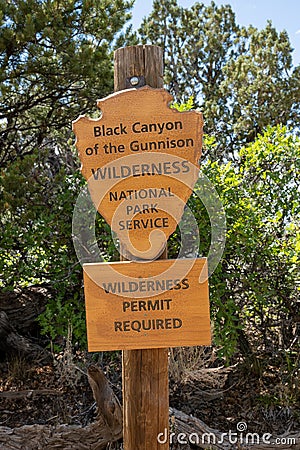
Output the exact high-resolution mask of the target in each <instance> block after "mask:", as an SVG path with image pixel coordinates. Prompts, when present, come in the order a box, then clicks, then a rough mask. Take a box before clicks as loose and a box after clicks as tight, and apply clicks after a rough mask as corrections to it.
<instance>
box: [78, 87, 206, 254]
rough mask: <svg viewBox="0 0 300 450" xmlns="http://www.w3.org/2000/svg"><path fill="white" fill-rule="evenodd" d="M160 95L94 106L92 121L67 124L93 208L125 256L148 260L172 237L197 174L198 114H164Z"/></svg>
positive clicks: (146, 93) (146, 92)
mask: <svg viewBox="0 0 300 450" xmlns="http://www.w3.org/2000/svg"><path fill="white" fill-rule="evenodd" d="M171 101H172V96H171V95H170V94H169V93H168V92H167V91H166V90H165V89H152V88H150V87H148V86H146V87H143V88H140V89H129V90H125V91H120V92H117V93H115V94H112V95H110V96H108V97H106V98H104V99H102V100H100V101H99V102H98V104H97V106H98V107H99V108H100V109H101V112H102V116H101V118H99V119H91V118H89V117H86V116H80V117H79V118H78V119H77V120H76V121H75V122H73V130H74V133H75V135H76V147H77V149H78V153H79V157H80V160H81V163H82V168H81V170H82V174H83V176H84V177H85V178H86V180H87V181H88V187H89V191H90V194H91V197H92V200H93V202H94V204H95V206H96V208H97V210H98V211H99V213H100V214H101V215H102V216H103V217H104V218H105V220H106V221H107V223H108V224H109V225H110V226H111V229H112V230H113V231H114V232H116V234H117V236H118V238H119V239H120V242H121V243H122V244H123V245H124V246H125V248H126V249H127V251H129V253H131V254H132V255H134V256H135V257H138V258H142V259H155V258H157V256H158V255H159V254H160V253H161V252H162V251H163V249H164V247H165V245H166V241H167V239H168V237H169V236H170V235H171V234H172V233H173V232H174V231H175V229H176V226H177V224H178V223H179V221H180V219H181V217H182V214H183V210H184V206H185V204H186V202H187V200H188V198H189V196H190V195H191V193H192V190H193V187H194V185H195V182H196V181H197V178H198V172H199V158H200V156H201V145H202V128H203V119H202V114H201V113H199V112H196V111H188V112H178V111H176V110H174V109H171V108H170V107H169V104H170V102H171Z"/></svg>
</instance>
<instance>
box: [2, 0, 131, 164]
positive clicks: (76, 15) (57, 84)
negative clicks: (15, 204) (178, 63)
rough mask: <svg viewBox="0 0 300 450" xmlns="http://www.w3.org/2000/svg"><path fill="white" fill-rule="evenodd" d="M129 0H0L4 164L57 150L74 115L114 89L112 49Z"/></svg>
mask: <svg viewBox="0 0 300 450" xmlns="http://www.w3.org/2000/svg"><path fill="white" fill-rule="evenodd" d="M131 6H132V2H131V1H125V0H124V1H122V0H113V1H107V0H101V1H95V0H81V1H77V0H60V1H58V0H42V1H40V0H29V1H28V0H16V1H13V2H12V1H9V2H8V1H1V2H0V65H1V67H0V91H1V96H2V99H1V103H0V140H1V148H0V165H1V166H3V165H4V164H7V163H8V162H9V161H12V160H14V159H15V158H17V157H18V156H20V155H24V154H30V153H32V152H33V151H34V150H35V149H37V148H39V149H41V148H48V150H49V151H50V149H52V150H53V149H54V148H55V147H56V154H57V152H59V150H61V143H62V142H63V141H64V140H67V139H68V137H70V125H71V120H72V119H74V118H76V117H77V116H78V115H79V114H80V113H83V112H84V111H89V112H90V111H92V110H93V109H95V103H96V99H97V98H99V97H103V96H105V95H107V94H108V93H110V92H111V91H112V89H113V76H112V75H113V72H112V71H113V67H112V58H111V50H112V46H113V44H114V42H115V39H116V38H117V37H118V33H119V32H120V31H121V29H122V27H123V25H124V24H125V23H126V21H127V20H128V19H129V17H130V16H129V14H128V10H129V8H130V7H131ZM60 130H63V133H62V136H58V134H59V131H60ZM62 146H63V144H62ZM63 147H64V150H65V148H66V146H63Z"/></svg>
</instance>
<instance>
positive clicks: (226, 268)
mask: <svg viewBox="0 0 300 450" xmlns="http://www.w3.org/2000/svg"><path fill="white" fill-rule="evenodd" d="M202 170H203V172H204V173H205V174H206V175H207V177H208V178H209V179H210V181H211V182H212V183H213V185H214V186H215V187H216V189H217V190H218V193H219V196H220V198H221V201H222V204H223V207H224V209H225V212H226V221H227V242H226V248H225V252H224V255H223V258H222V260H221V262H220V264H219V266H218V268H217V270H216V271H215V272H214V274H213V276H212V277H211V279H210V295H211V301H212V303H211V304H212V314H213V319H214V335H215V341H216V343H217V344H218V345H220V346H221V347H222V352H223V354H224V356H226V357H227V358H230V356H231V355H232V354H234V352H235V351H236V349H237V345H238V343H239V339H240V336H241V331H242V332H243V333H246V334H247V333H248V332H249V331H251V336H252V337H250V334H249V339H250V341H251V339H252V340H253V345H254V346H255V348H256V347H259V348H260V349H264V350H265V351H267V352H271V353H273V352H276V351H277V352H280V351H282V352H283V354H284V355H285V357H286V352H287V353H289V354H290V356H291V357H292V359H294V356H292V355H293V354H295V348H294V347H293V345H296V334H295V333H297V331H296V328H295V324H296V323H297V321H298V318H299V311H298V305H299V300H300V292H299V265H300V264H299V263H300V245H299V231H300V201H299V190H300V140H299V138H297V137H295V135H294V134H293V133H291V132H289V131H288V130H287V129H286V128H285V127H279V126H277V127H274V128H271V127H268V128H267V129H266V131H265V132H264V133H263V134H261V135H259V136H258V138H257V140H256V141H255V142H254V143H253V144H251V145H248V146H247V147H244V148H243V149H242V150H241V152H240V165H239V168H238V169H237V168H235V167H234V166H233V165H232V164H230V163H228V164H219V163H217V162H211V161H208V162H207V163H206V164H204V165H203V167H202ZM191 208H193V209H194V211H196V215H197V221H198V224H199V229H200V230H207V229H209V219H208V217H207V216H206V215H205V214H204V211H203V208H204V207H203V205H202V204H201V202H200V200H199V198H198V197H196V196H193V197H192V199H191ZM201 238H202V239H201V241H202V240H205V241H206V246H207V245H208V240H209V236H208V235H207V237H206V238H205V234H204V233H202V234H201ZM203 247H205V245H204V246H203V244H202V249H203ZM200 254H203V250H201V249H200ZM206 254H207V251H206ZM293 352H294V353H293Z"/></svg>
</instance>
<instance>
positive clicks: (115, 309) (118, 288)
mask: <svg viewBox="0 0 300 450" xmlns="http://www.w3.org/2000/svg"><path fill="white" fill-rule="evenodd" d="M83 269H84V289H85V301H86V315H87V335H88V349H89V351H92V352H93V351H104V350H130V349H145V348H163V347H177V346H193V345H210V343H211V336H210V317H209V298H208V281H207V260H206V258H200V259H193V260H192V259H177V260H157V261H152V262H139V263H138V262H132V261H126V262H116V263H111V264H108V263H98V264H85V265H84V266H83ZM132 274H135V275H136V277H135V278H133V277H132ZM199 280H200V281H201V280H204V281H202V282H200V281H199Z"/></svg>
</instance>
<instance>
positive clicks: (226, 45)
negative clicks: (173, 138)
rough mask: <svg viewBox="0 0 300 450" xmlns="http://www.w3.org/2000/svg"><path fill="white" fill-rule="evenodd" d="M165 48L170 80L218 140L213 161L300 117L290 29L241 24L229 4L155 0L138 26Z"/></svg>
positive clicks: (145, 38) (234, 156)
mask: <svg viewBox="0 0 300 450" xmlns="http://www.w3.org/2000/svg"><path fill="white" fill-rule="evenodd" d="M139 32H140V36H141V40H142V42H144V43H146V42H147V43H151V44H157V45H160V46H161V47H162V48H163V49H164V61H165V81H166V84H167V86H168V88H169V90H170V91H171V93H172V94H173V95H174V97H175V101H176V102H179V103H181V102H183V103H184V102H186V101H187V99H188V98H189V97H190V96H193V97H194V99H195V105H196V106H197V107H199V108H200V109H201V110H202V111H203V113H204V117H205V131H206V133H207V134H208V135H210V136H212V137H215V139H216V145H215V146H213V147H209V148H208V149H207V152H206V155H207V156H208V157H210V158H211V159H212V160H218V161H224V162H226V161H228V160H229V159H231V160H238V152H239V150H240V148H241V146H243V145H246V144H247V143H249V142H253V141H254V140H255V139H256V136H258V134H259V133H261V132H262V131H263V129H264V128H265V127H266V126H268V125H277V124H285V125H289V126H291V127H294V126H297V125H298V124H299V115H300V114H299V113H300V109H299V106H300V67H299V66H298V67H295V68H293V66H292V48H291V44H290V41H289V37H288V35H287V33H286V32H285V31H283V32H278V31H277V30H276V29H275V28H274V27H273V26H272V24H271V22H268V24H267V25H266V27H265V28H264V29H262V30H260V31H259V30H257V29H256V28H254V27H252V26H250V27H249V28H247V29H246V28H244V27H240V26H239V25H238V24H237V23H236V20H235V15H234V12H233V11H232V9H231V6H230V5H221V6H217V5H216V4H215V3H214V2H212V3H211V4H210V5H207V6H205V5H204V4H203V3H198V2H195V3H194V4H193V5H192V6H191V7H189V8H183V7H181V6H179V5H178V2H177V0H155V1H154V2H153V9H152V12H151V13H150V15H149V16H148V17H147V18H145V19H144V21H143V23H142V26H141V29H140V30H139Z"/></svg>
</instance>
